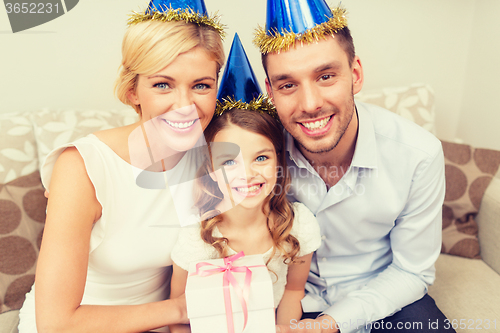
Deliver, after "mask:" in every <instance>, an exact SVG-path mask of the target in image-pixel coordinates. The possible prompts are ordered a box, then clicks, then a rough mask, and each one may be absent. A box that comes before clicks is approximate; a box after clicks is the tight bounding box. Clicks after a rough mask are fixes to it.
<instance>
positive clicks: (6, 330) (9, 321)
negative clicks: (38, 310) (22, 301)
mask: <svg viewBox="0 0 500 333" xmlns="http://www.w3.org/2000/svg"><path fill="white" fill-rule="evenodd" d="M18 324H19V311H18V310H12V311H8V312H4V313H2V314H1V315H0V332H2V333H18V330H17V325H18Z"/></svg>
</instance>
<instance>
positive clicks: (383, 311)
mask: <svg viewBox="0 0 500 333" xmlns="http://www.w3.org/2000/svg"><path fill="white" fill-rule="evenodd" d="M356 108H357V116H358V121H359V125H358V126H359V127H358V137H357V142H356V147H355V152H354V156H353V159H352V163H351V166H350V167H349V169H348V170H346V171H345V174H344V175H343V177H342V178H341V179H340V181H339V182H338V183H337V184H336V185H335V186H333V187H331V188H330V189H329V190H327V188H326V185H325V183H324V181H323V180H322V179H321V177H320V176H319V175H318V173H317V172H316V171H315V170H314V169H313V167H312V166H311V165H310V164H309V162H308V161H307V160H306V158H305V157H304V156H303V155H302V154H301V152H300V151H299V149H298V148H297V147H296V146H295V143H294V140H293V138H292V137H291V135H290V134H287V152H288V154H287V158H288V167H289V170H290V173H291V176H292V185H291V188H290V192H289V196H290V198H291V199H292V200H293V201H299V202H302V203H304V204H305V205H306V206H307V207H308V208H309V209H310V210H311V211H312V212H313V213H314V215H316V217H317V219H318V222H319V224H320V228H321V233H322V239H323V241H322V245H321V247H320V248H319V249H318V250H317V251H316V253H315V254H314V257H313V260H312V263H311V272H310V274H309V279H308V283H307V286H306V297H305V298H304V299H303V301H302V307H303V310H304V312H323V313H324V314H328V315H330V316H332V317H333V318H334V319H335V320H336V321H337V324H338V325H339V327H340V328H341V331H342V332H343V333H347V332H356V331H361V332H369V331H370V325H369V323H370V322H373V321H376V320H379V319H382V318H385V317H387V316H389V315H391V314H393V313H395V312H397V311H398V310H400V309H401V308H402V307H404V306H406V305H408V304H410V303H413V302H414V301H416V300H418V299H420V298H421V297H423V296H424V295H425V293H426V292H427V286H428V285H430V284H432V282H433V281H434V277H435V270H434V263H435V261H436V259H437V257H438V256H439V253H440V250H441V224H442V216H441V207H442V204H443V199H444V194H445V178H444V156H443V151H442V148H441V143H440V141H439V140H438V139H437V138H436V137H434V136H433V135H432V134H430V133H429V132H427V131H426V130H425V129H423V128H421V127H419V126H418V125H416V124H414V123H412V122H411V121H409V120H406V119H404V118H402V117H400V116H398V115H396V114H394V113H391V112H390V111H387V110H385V109H382V108H380V107H377V106H374V105H370V104H365V103H361V102H356ZM354 116H356V114H354ZM338 171H339V170H335V169H331V170H330V172H338ZM424 324H425V323H424Z"/></svg>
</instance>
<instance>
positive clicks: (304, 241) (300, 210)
mask: <svg viewBox="0 0 500 333" xmlns="http://www.w3.org/2000/svg"><path fill="white" fill-rule="evenodd" d="M292 205H293V210H294V213H295V218H294V220H293V226H292V230H291V231H290V234H291V235H292V236H294V237H295V238H297V240H298V241H299V244H300V252H299V254H298V256H299V257H302V256H305V255H306V254H309V253H311V252H313V251H316V250H317V249H318V248H319V246H320V245H321V230H320V228H319V224H318V221H317V219H316V216H314V214H313V213H312V212H311V211H310V210H309V208H307V207H306V206H305V205H304V204H302V203H299V202H294V203H293V204H292Z"/></svg>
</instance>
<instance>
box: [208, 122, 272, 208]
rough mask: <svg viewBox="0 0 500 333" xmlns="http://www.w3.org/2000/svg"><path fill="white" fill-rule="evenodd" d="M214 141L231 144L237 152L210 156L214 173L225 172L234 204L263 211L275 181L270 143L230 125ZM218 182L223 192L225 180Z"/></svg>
mask: <svg viewBox="0 0 500 333" xmlns="http://www.w3.org/2000/svg"><path fill="white" fill-rule="evenodd" d="M214 142H228V143H233V144H235V145H237V146H238V147H239V149H240V151H239V153H238V154H237V156H235V155H236V154H233V156H228V155H227V153H225V152H224V151H220V152H217V151H216V152H214V156H213V163H214V165H213V167H214V170H216V169H219V168H223V169H224V172H225V175H226V177H225V178H226V179H227V185H229V187H230V188H231V195H232V198H233V200H234V204H235V205H240V206H241V207H243V208H259V209H260V208H262V204H263V202H264V200H265V198H266V197H267V196H268V195H269V194H271V192H272V190H273V188H274V186H275V185H276V181H277V177H276V167H277V156H276V151H275V149H274V146H273V144H272V143H271V141H270V140H269V139H268V138H266V137H265V136H263V135H260V134H256V133H254V132H251V131H248V130H245V129H242V128H240V127H239V126H236V125H232V124H231V125H229V126H227V127H225V128H224V129H222V130H221V131H219V132H218V133H217V135H216V136H215V138H214ZM219 178H220V177H219ZM217 182H218V184H219V188H220V189H221V191H223V192H224V189H225V188H226V187H227V185H226V180H225V179H217Z"/></svg>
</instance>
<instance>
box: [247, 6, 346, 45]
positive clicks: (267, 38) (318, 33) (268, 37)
mask: <svg viewBox="0 0 500 333" xmlns="http://www.w3.org/2000/svg"><path fill="white" fill-rule="evenodd" d="M346 13H347V11H346V10H345V9H344V8H342V7H337V8H335V9H333V10H332V15H333V17H332V18H330V19H329V20H328V21H326V22H324V23H321V24H318V25H317V26H315V27H314V28H311V29H308V30H306V31H305V32H303V33H299V34H296V33H294V32H293V31H291V32H290V31H287V30H286V29H283V30H282V31H281V32H278V31H277V30H276V29H274V30H271V31H266V30H265V29H263V28H262V27H260V26H259V27H258V28H257V29H256V31H255V37H254V39H253V43H254V44H255V46H257V47H258V48H259V49H260V52H261V53H262V54H267V53H274V52H281V51H288V50H289V49H290V46H292V45H293V44H294V43H295V42H300V43H312V42H315V41H318V40H319V39H320V38H321V39H325V38H326V37H327V36H331V35H333V34H334V33H336V32H337V31H339V30H341V29H343V28H345V27H347V18H346Z"/></svg>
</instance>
